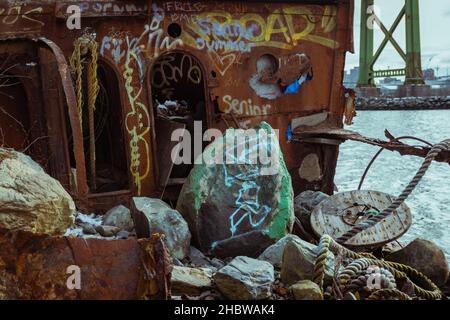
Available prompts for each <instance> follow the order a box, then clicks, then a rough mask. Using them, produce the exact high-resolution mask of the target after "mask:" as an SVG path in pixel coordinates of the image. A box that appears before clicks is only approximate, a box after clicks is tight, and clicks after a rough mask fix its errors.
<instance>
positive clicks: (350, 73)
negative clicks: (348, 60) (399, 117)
mask: <svg viewBox="0 0 450 320" xmlns="http://www.w3.org/2000/svg"><path fill="white" fill-rule="evenodd" d="M436 73H437V72H436V70H435V69H432V68H429V69H426V70H424V71H423V75H424V79H425V84H426V85H428V86H430V90H429V96H450V76H448V75H447V76H441V77H438V76H436ZM358 78H359V67H354V68H352V69H350V70H347V71H345V74H344V86H345V87H347V88H350V89H355V88H356V91H358V89H357V84H358ZM402 85H403V80H401V79H400V78H397V77H386V78H382V79H379V80H378V81H377V87H378V88H379V89H380V94H381V96H385V97H400V96H401V90H399V87H401V86H402Z"/></svg>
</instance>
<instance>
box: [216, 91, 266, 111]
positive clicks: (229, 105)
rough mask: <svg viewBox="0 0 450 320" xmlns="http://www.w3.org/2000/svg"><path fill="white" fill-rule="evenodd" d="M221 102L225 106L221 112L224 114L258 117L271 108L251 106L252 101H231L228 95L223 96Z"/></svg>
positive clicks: (231, 98)
mask: <svg viewBox="0 0 450 320" xmlns="http://www.w3.org/2000/svg"><path fill="white" fill-rule="evenodd" d="M222 100H223V102H225V104H226V108H224V109H222V110H221V111H222V112H224V113H235V114H239V115H249V116H260V115H266V114H268V112H269V110H270V109H271V108H272V106H271V105H270V104H266V105H262V106H258V105H255V104H253V102H252V99H247V100H242V101H241V100H239V99H233V97H232V96H230V95H226V96H224V97H223V99H222Z"/></svg>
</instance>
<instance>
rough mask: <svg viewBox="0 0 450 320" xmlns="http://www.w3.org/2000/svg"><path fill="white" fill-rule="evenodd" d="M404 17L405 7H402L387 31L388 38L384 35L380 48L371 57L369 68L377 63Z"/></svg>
mask: <svg viewBox="0 0 450 320" xmlns="http://www.w3.org/2000/svg"><path fill="white" fill-rule="evenodd" d="M404 15H405V6H403V8H402V10H400V13H399V14H398V16H397V18H396V19H395V21H394V23H393V24H392V26H391V28H390V29H389V31H388V33H389V36H388V35H386V36H385V37H384V39H383V41H382V42H381V44H380V46H379V47H378V49H377V52H376V53H375V55H374V56H373V57H372V60H371V61H370V66H371V68H372V69H373V66H374V65H375V63H376V62H377V60H378V58H379V57H380V55H381V53H382V52H383V50H384V48H385V47H386V44H387V43H388V42H389V41H390V38H392V36H393V35H394V32H395V30H396V29H397V27H398V25H399V24H400V22H401V21H402V19H403V16H404Z"/></svg>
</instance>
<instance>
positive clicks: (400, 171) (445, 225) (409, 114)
mask: <svg viewBox="0 0 450 320" xmlns="http://www.w3.org/2000/svg"><path fill="white" fill-rule="evenodd" d="M346 129H349V130H353V131H357V132H359V133H361V134H363V135H365V136H367V137H373V138H382V139H384V140H386V138H385V136H384V130H385V129H388V130H389V131H390V132H391V133H392V134H393V135H394V136H395V137H400V136H405V135H408V136H416V137H418V138H422V139H425V140H427V141H429V142H431V143H438V142H440V141H442V140H444V139H448V138H450V110H423V111H359V112H358V115H357V117H356V118H355V119H354V123H353V124H352V125H351V126H346ZM404 142H405V143H409V144H414V145H418V144H420V142H415V141H411V140H405V141H404ZM377 151H378V148H377V147H374V146H370V145H367V144H363V143H359V142H353V141H347V142H345V143H343V144H342V145H341V148H340V155H339V160H338V165H337V169H336V178H335V181H336V182H335V183H336V186H337V187H338V189H339V192H343V191H351V190H356V189H357V188H358V184H359V181H360V178H361V176H362V174H363V173H364V170H365V168H366V167H367V165H368V163H369V161H370V160H371V159H372V157H373V156H374V154H375V153H376V152H377ZM422 161H423V159H422V158H419V157H414V156H400V155H399V154H398V153H397V152H391V151H387V150H385V151H383V152H382V153H381V155H380V156H379V157H378V159H377V160H376V161H375V163H374V165H373V166H372V168H371V169H370V171H369V173H368V175H367V177H366V179H365V182H364V185H363V186H362V189H364V190H377V191H382V192H386V193H389V194H392V195H395V196H396V195H399V194H400V193H401V192H402V191H403V189H404V187H405V186H406V185H407V184H408V183H409V181H410V180H411V179H412V177H413V176H414V175H415V173H416V172H417V170H418V168H419V167H420V165H421V164H422ZM406 204H407V205H408V206H409V207H410V209H411V212H412V214H413V224H412V227H411V228H410V229H409V231H408V232H407V233H406V234H405V235H404V236H402V237H401V238H400V239H399V241H400V243H402V244H407V243H409V242H410V241H412V240H414V239H416V238H422V239H428V240H431V241H434V242H435V243H436V244H437V245H439V246H440V247H441V248H442V249H443V250H444V252H445V254H446V257H447V260H448V261H449V262H450V165H448V164H445V163H438V162H433V164H432V165H431V167H430V168H429V170H428V172H427V173H426V175H425V177H424V178H423V180H422V181H421V183H420V184H419V185H418V187H417V188H416V189H415V190H414V192H413V193H412V194H411V195H410V197H409V198H408V199H407V200H406Z"/></svg>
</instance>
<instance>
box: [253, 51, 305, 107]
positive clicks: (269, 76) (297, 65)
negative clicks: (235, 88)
mask: <svg viewBox="0 0 450 320" xmlns="http://www.w3.org/2000/svg"><path fill="white" fill-rule="evenodd" d="M280 65H283V66H282V68H281V69H280ZM283 78H284V79H283ZM308 80H312V67H311V60H310V58H309V57H308V56H307V55H305V54H303V53H297V54H294V55H290V56H288V57H281V58H279V59H278V60H277V59H276V58H275V57H274V56H272V55H269V54H265V55H263V56H261V57H260V58H259V59H258V60H257V61H256V73H255V74H254V75H253V76H252V77H251V78H250V80H249V85H250V87H251V88H252V89H253V90H254V91H255V93H256V95H257V96H259V97H261V98H264V99H268V100H275V99H278V98H281V97H283V96H286V95H292V94H298V93H299V92H300V86H301V85H302V84H303V83H304V82H305V81H308Z"/></svg>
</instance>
